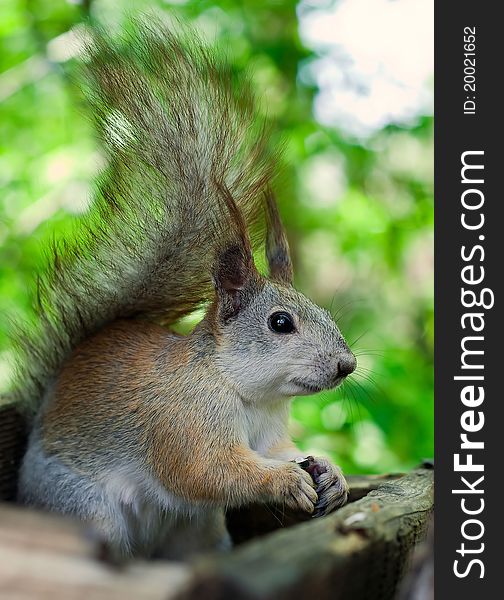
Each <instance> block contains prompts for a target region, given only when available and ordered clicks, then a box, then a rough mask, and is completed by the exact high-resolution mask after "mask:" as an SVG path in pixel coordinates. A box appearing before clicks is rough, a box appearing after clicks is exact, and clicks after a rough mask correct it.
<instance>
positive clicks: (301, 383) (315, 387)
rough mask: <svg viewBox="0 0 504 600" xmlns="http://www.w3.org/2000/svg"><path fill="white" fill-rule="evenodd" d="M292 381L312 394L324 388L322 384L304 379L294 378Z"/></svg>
mask: <svg viewBox="0 0 504 600" xmlns="http://www.w3.org/2000/svg"><path fill="white" fill-rule="evenodd" d="M291 383H293V384H294V385H295V386H297V387H299V388H301V389H302V390H305V391H307V392H309V393H311V394H316V393H317V392H321V391H322V390H323V388H322V387H321V386H320V385H318V384H316V383H311V382H309V381H302V380H301V379H293V380H292V382H291Z"/></svg>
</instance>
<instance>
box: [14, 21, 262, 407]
mask: <svg viewBox="0 0 504 600" xmlns="http://www.w3.org/2000/svg"><path fill="white" fill-rule="evenodd" d="M181 30H182V33H176V34H175V33H174V32H173V30H172V28H167V27H166V26H164V25H162V24H160V23H158V22H155V23H152V22H151V21H149V22H148V23H147V22H146V21H141V20H136V21H135V22H134V23H133V26H132V28H131V30H130V31H128V33H127V34H123V36H122V37H121V38H120V39H115V40H113V39H112V38H111V36H110V35H109V34H108V33H107V32H103V31H99V30H97V29H95V28H90V29H89V30H87V32H86V42H85V46H86V51H85V56H84V60H83V73H84V78H83V81H84V89H85V93H86V96H87V98H88V99H89V102H90V104H91V108H92V114H93V118H94V119H95V121H96V124H97V127H98V131H99V134H100V137H101V139H102V140H103V143H104V146H105V149H106V153H107V157H108V166H107V168H106V170H105V171H104V173H103V174H102V175H101V176H100V178H99V180H98V184H97V189H96V194H95V197H94V201H93V204H92V207H91V210H90V211H89V213H88V214H86V215H84V217H83V218H82V219H80V220H79V222H78V223H77V224H76V232H75V234H74V235H72V236H71V239H68V240H63V241H59V242H57V243H55V244H54V252H53V259H52V261H51V266H50V268H49V269H48V271H47V273H45V274H44V275H43V276H42V277H41V278H40V281H39V284H38V298H37V307H36V310H37V324H36V327H35V328H33V327H31V328H27V329H26V332H25V333H23V332H19V335H18V336H17V341H18V343H19V347H20V360H19V369H18V371H19V373H18V375H19V383H20V385H19V390H20V391H19V394H20V396H21V400H23V401H24V403H25V404H28V405H29V406H32V407H34V408H35V409H36V407H37V405H38V404H39V401H40V398H41V396H42V394H43V391H44V389H45V387H46V386H47V384H48V382H49V381H50V379H51V378H52V377H54V375H55V374H56V373H57V371H58V369H59V368H60V366H61V364H62V361H63V360H64V359H65V357H66V356H67V355H68V353H69V352H70V351H71V350H72V349H73V348H74V347H75V346H76V345H77V344H78V343H79V342H80V341H82V339H84V338H85V337H87V336H89V335H91V334H92V333H94V332H95V331H97V330H98V329H100V328H101V327H102V326H103V325H104V324H106V323H108V322H110V321H113V320H114V319H117V318H120V317H132V316H136V315H146V316H149V317H153V318H158V319H160V320H163V321H164V322H165V323H171V322H173V321H175V320H176V319H178V318H179V317H181V316H183V315H184V314H187V313H189V312H190V311H192V310H193V309H194V308H196V307H197V306H198V305H199V304H200V303H201V302H203V301H205V300H207V299H209V298H210V295H211V294H212V285H211V277H210V275H211V269H212V263H213V261H214V257H215V254H216V252H217V251H218V250H219V248H220V247H221V245H222V243H223V242H224V241H225V240H226V239H229V235H230V231H232V229H233V228H229V218H230V217H229V213H228V212H227V209H226V205H225V203H223V202H222V201H221V200H220V199H219V190H222V187H223V186H225V187H227V189H228V190H229V191H230V192H231V194H232V196H233V198H234V200H235V202H236V204H237V206H238V207H239V208H240V209H241V211H242V213H243V215H244V217H245V220H246V222H247V223H248V224H249V225H250V223H251V222H252V221H253V220H254V219H255V217H256V216H257V215H258V214H259V213H260V211H261V201H262V200H261V197H262V191H263V190H264V188H265V187H266V185H267V183H268V181H269V179H270V178H271V175H272V165H273V160H272V157H271V155H270V153H269V150H268V145H267V143H266V138H267V135H266V131H265V127H264V125H263V124H262V123H261V122H260V120H258V119H257V118H256V114H255V109H254V102H253V97H252V94H251V91H250V86H249V84H248V82H247V81H246V80H241V82H239V85H237V82H236V81H235V80H234V79H235V78H234V76H233V73H232V71H231V69H230V67H229V66H227V65H226V64H225V62H224V61H222V60H220V59H219V58H218V57H217V56H216V55H215V54H214V53H213V52H212V51H210V50H208V49H206V48H205V47H204V46H203V45H202V44H200V42H199V41H198V40H197V38H196V37H195V35H194V34H193V33H190V32H189V33H188V32H187V31H186V30H183V28H181Z"/></svg>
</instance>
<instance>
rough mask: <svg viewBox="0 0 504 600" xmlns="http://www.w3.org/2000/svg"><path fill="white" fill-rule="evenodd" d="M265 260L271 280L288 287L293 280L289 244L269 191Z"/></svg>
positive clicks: (266, 209) (266, 196)
mask: <svg viewBox="0 0 504 600" xmlns="http://www.w3.org/2000/svg"><path fill="white" fill-rule="evenodd" d="M264 196H265V211H266V226H267V232H266V258H267V260H268V265H269V271H270V277H271V279H273V280H275V281H279V282H281V283H286V284H288V285H290V284H291V283H292V279H293V276H294V274H293V269H292V262H291V258H290V252H289V242H288V241H287V235H286V233H285V229H284V226H283V224H282V220H281V218H280V213H279V212H278V206H277V203H276V201H275V197H274V195H273V192H272V191H271V190H267V192H266V193H265V195H264Z"/></svg>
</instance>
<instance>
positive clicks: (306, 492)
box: [274, 463, 318, 513]
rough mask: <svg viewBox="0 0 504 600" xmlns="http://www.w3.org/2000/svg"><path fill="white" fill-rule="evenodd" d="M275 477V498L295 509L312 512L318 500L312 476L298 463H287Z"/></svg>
mask: <svg viewBox="0 0 504 600" xmlns="http://www.w3.org/2000/svg"><path fill="white" fill-rule="evenodd" d="M278 471H279V472H278V477H275V484H276V485H275V489H274V499H275V501H277V502H280V503H282V504H285V505H286V506H288V507H290V508H293V509H298V510H299V509H301V510H303V511H305V512H309V513H312V512H313V511H314V510H315V505H316V504H317V501H318V495H317V492H316V491H315V489H314V487H315V485H314V483H313V480H312V478H311V476H310V475H309V474H308V473H306V471H303V470H302V469H301V468H300V467H298V466H297V465H296V464H292V463H286V464H283V465H282V466H281V467H280V468H279V469H278Z"/></svg>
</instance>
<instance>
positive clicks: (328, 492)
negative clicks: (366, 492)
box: [268, 439, 348, 517]
mask: <svg viewBox="0 0 504 600" xmlns="http://www.w3.org/2000/svg"><path fill="white" fill-rule="evenodd" d="M268 456H269V457H271V458H276V459H283V460H288V461H293V460H296V459H297V458H300V457H303V456H304V455H303V453H302V452H301V450H299V448H297V447H296V446H295V445H294V444H293V443H292V441H291V440H289V439H284V440H281V441H279V442H278V443H277V444H275V446H273V447H272V448H271V449H270V450H269V452H268ZM305 469H306V471H307V472H308V473H309V474H310V475H311V477H312V479H313V481H314V483H315V486H316V487H315V489H316V491H317V495H318V501H317V504H316V505H315V511H314V513H313V516H314V517H320V516H322V515H325V514H328V513H330V512H332V511H333V510H335V509H336V508H339V507H341V506H343V505H344V504H346V502H347V500H348V484H347V482H346V480H345V477H344V476H343V473H342V472H341V469H340V468H339V467H337V466H336V465H333V464H332V463H331V462H330V461H329V460H328V459H327V458H324V457H313V456H311V457H309V461H308V466H307V467H305Z"/></svg>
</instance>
